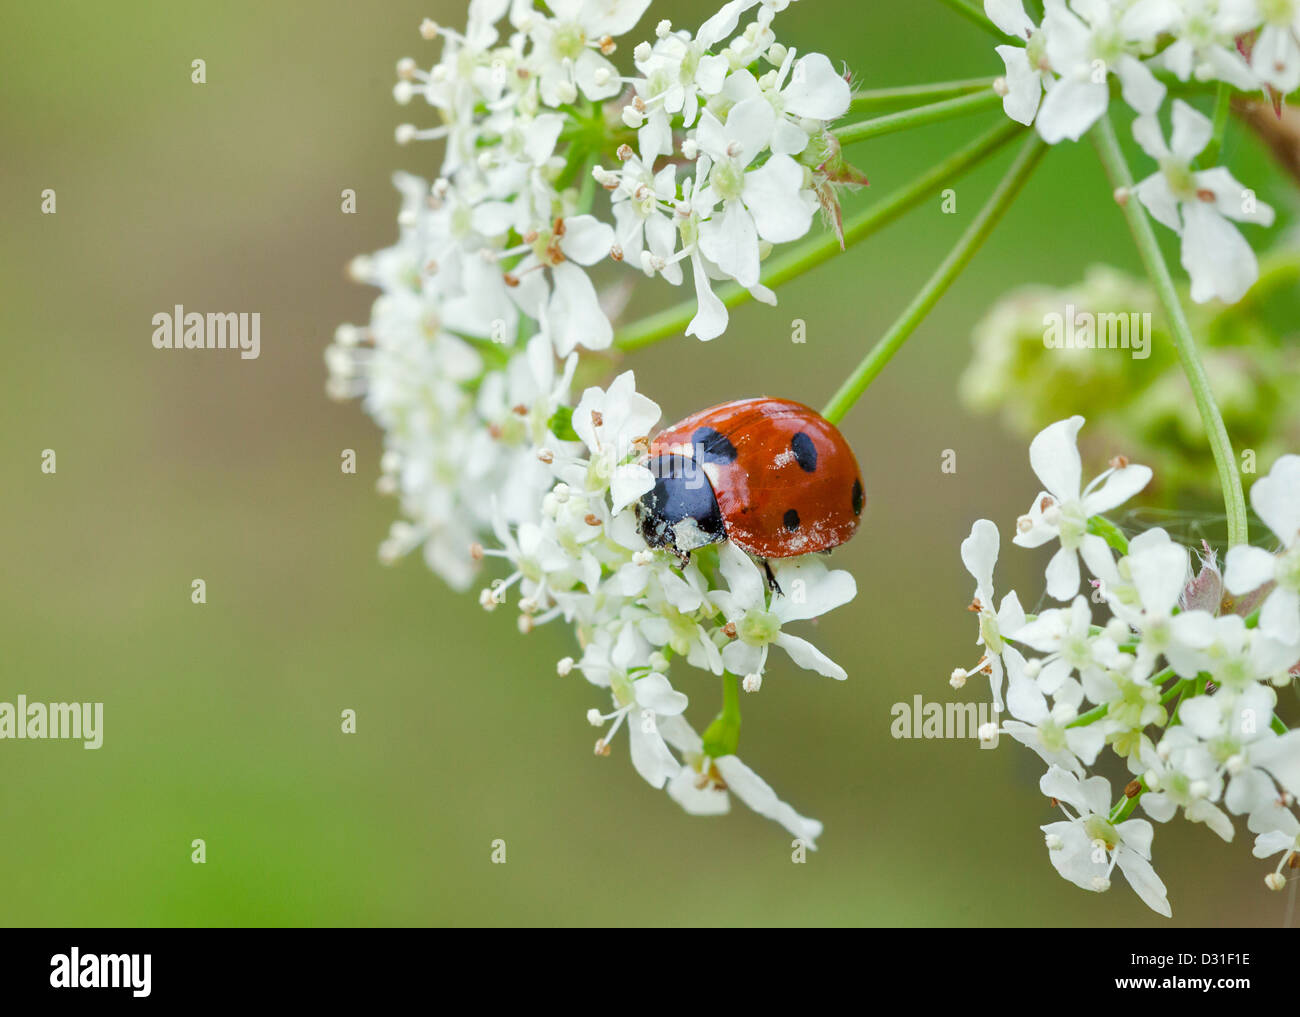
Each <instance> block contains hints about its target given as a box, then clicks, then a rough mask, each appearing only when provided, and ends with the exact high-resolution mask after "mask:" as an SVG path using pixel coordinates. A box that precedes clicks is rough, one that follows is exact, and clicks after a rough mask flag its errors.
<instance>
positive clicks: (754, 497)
mask: <svg viewBox="0 0 1300 1017" xmlns="http://www.w3.org/2000/svg"><path fill="white" fill-rule="evenodd" d="M647 465H648V466H649V467H650V469H651V472H652V473H654V475H655V478H656V480H655V486H654V488H653V490H651V491H650V492H649V493H647V494H646V495H645V496H644V497H643V498H642V499H641V502H640V504H639V505H638V506H637V515H638V519H639V522H640V527H641V532H642V534H643V535H644V536H645V539H646V541H647V543H649V544H650V545H651V546H653V547H664V548H668V549H670V550H672V551H675V552H677V553H678V554H681V555H683V556H684V555H687V554H689V553H690V552H691V551H692V550H695V549H696V548H699V547H702V546H704V545H705V544H712V543H717V542H718V541H721V540H730V541H731V542H732V543H733V544H735V545H736V546H737V547H740V548H741V549H742V550H745V551H748V552H749V553H750V554H752V555H754V556H756V557H759V558H789V557H793V556H795V555H800V554H810V553H812V552H814V551H827V550H829V549H830V548H833V547H836V546H838V545H840V544H843V543H844V542H845V541H846V540H848V539H849V538H850V537H852V536H853V534H854V532H856V530H857V528H858V523H859V521H860V518H861V516H862V510H863V508H864V506H865V504H866V494H865V491H864V488H863V485H862V474H861V471H860V470H859V469H858V462H857V459H855V458H854V455H853V450H852V449H851V448H849V444H848V442H847V441H845V439H844V436H843V435H842V434H840V432H839V431H838V430H837V429H836V427H835V425H834V424H832V423H831V422H830V421H828V420H826V419H825V418H824V417H822V416H821V414H819V413H818V412H817V411H816V410H813V409H810V408H809V407H807V406H804V405H803V404H802V403H796V402H792V401H791V400H788V399H772V398H768V397H761V398H757V399H741V400H737V401H736V402H729V403H722V404H721V405H719V406H712V407H710V408H708V409H706V410H701V411H700V412H698V413H693V414H691V416H689V417H687V418H686V419H685V420H681V421H679V422H677V423H676V424H673V425H672V426H670V427H667V428H665V429H664V430H662V431H660V432H659V434H657V435H656V436H655V437H654V439H653V440H652V441H651V443H650V452H649V456H648V460H647Z"/></svg>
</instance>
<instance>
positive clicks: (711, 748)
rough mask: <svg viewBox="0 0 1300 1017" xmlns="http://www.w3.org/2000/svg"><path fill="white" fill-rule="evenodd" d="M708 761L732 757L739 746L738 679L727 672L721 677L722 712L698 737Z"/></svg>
mask: <svg viewBox="0 0 1300 1017" xmlns="http://www.w3.org/2000/svg"><path fill="white" fill-rule="evenodd" d="M700 737H701V740H702V741H703V742H704V754H705V755H706V756H708V757H709V758H710V759H720V758H722V757H723V756H734V755H735V754H736V746H737V745H739V744H740V679H738V678H737V677H736V676H735V675H734V674H732V673H731V672H730V671H728V672H727V673H726V674H724V675H723V676H722V712H721V713H719V714H718V715H717V716H716V717H715V718H714V719H713V723H712V724H710V725H709V726H708V727H706V728H705V729H704V734H703V735H701V736H700Z"/></svg>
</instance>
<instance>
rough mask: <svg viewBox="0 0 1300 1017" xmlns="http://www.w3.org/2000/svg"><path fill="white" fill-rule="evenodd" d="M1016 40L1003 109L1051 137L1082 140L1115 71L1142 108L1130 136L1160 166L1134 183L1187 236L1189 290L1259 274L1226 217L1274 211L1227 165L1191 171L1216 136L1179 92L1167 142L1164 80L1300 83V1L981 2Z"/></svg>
mask: <svg viewBox="0 0 1300 1017" xmlns="http://www.w3.org/2000/svg"><path fill="white" fill-rule="evenodd" d="M984 9H985V11H986V13H987V14H988V16H989V18H990V19H991V20H992V21H993V22H994V23H995V24H996V25H997V27H998V28H999V29H1001V30H1002V31H1004V32H1006V33H1007V35H1010V36H1013V37H1015V38H1016V39H1017V40H1018V42H1019V44H1018V45H1003V46H998V47H997V53H998V55H999V56H1000V57H1001V58H1002V60H1003V62H1004V63H1005V64H1006V76H1005V77H1004V78H1000V79H998V82H997V88H998V90H999V91H1000V92H1001V93H1002V94H1003V96H1004V99H1003V108H1004V109H1005V110H1006V113H1007V116H1009V117H1011V118H1012V119H1013V120H1016V121H1018V122H1020V123H1023V124H1033V125H1034V126H1035V128H1036V129H1037V131H1038V133H1039V135H1040V136H1041V137H1042V138H1043V140H1044V141H1046V142H1048V143H1049V144H1056V143H1057V142H1059V141H1061V140H1063V139H1066V138H1069V139H1071V140H1074V141H1077V140H1078V139H1079V138H1080V137H1082V136H1083V134H1084V132H1086V131H1087V130H1088V129H1089V128H1090V127H1092V125H1093V124H1095V123H1096V122H1097V121H1098V120H1099V119H1101V118H1102V117H1103V116H1105V115H1106V112H1107V109H1108V107H1109V105H1110V79H1111V77H1112V76H1113V77H1114V78H1115V79H1117V80H1118V82H1119V89H1120V95H1121V97H1122V98H1123V100H1124V102H1125V103H1126V104H1127V105H1128V106H1129V107H1131V108H1132V109H1133V111H1134V112H1136V113H1137V114H1138V116H1137V120H1136V121H1135V122H1134V125H1133V134H1134V137H1135V138H1136V139H1137V141H1138V144H1139V145H1140V146H1141V147H1142V150H1143V151H1144V152H1145V153H1146V154H1147V155H1149V156H1150V157H1151V158H1152V159H1153V160H1155V161H1156V163H1157V165H1158V167H1159V168H1158V170H1157V171H1156V172H1155V173H1154V174H1152V175H1151V176H1149V177H1147V178H1146V179H1145V180H1143V181H1141V182H1140V183H1139V184H1138V185H1137V186H1136V188H1135V192H1136V194H1137V197H1138V199H1139V200H1140V201H1141V202H1142V204H1143V205H1144V206H1146V208H1147V210H1148V211H1149V212H1150V213H1151V215H1152V216H1153V217H1154V218H1155V219H1157V220H1158V221H1159V222H1161V223H1163V224H1164V225H1165V226H1168V227H1169V228H1170V229H1172V230H1173V231H1174V232H1175V233H1177V234H1178V235H1179V236H1180V237H1181V238H1182V264H1183V267H1184V268H1185V269H1186V270H1187V273H1188V275H1189V276H1190V277H1191V282H1192V299H1193V300H1195V301H1197V302H1198V303H1204V302H1205V301H1208V300H1211V299H1215V298H1217V299H1219V300H1223V301H1226V302H1228V303H1234V302H1236V301H1237V300H1240V299H1241V297H1242V296H1243V295H1244V294H1245V293H1246V291H1247V290H1248V289H1249V288H1250V286H1251V285H1252V284H1253V283H1254V281H1255V280H1256V279H1257V278H1258V277H1259V265H1258V262H1257V260H1256V258H1255V254H1254V252H1253V251H1252V250H1251V247H1250V245H1249V244H1248V243H1247V242H1246V241H1245V239H1244V238H1243V237H1242V235H1241V233H1240V232H1238V230H1237V228H1236V227H1235V226H1233V225H1232V224H1231V223H1230V222H1229V220H1235V221H1237V222H1249V223H1255V224H1257V225H1261V226H1269V225H1272V222H1273V209H1272V208H1270V207H1269V206H1268V205H1266V204H1265V203H1263V202H1262V201H1259V200H1257V199H1256V197H1255V193H1254V191H1252V190H1250V189H1249V188H1247V187H1245V186H1244V185H1242V184H1241V183H1240V182H1238V181H1237V180H1236V179H1235V178H1234V177H1233V176H1232V174H1231V173H1230V172H1228V170H1227V169H1224V168H1223V167H1214V168H1208V169H1196V168H1195V160H1196V158H1197V156H1199V155H1201V153H1202V152H1203V151H1204V150H1205V149H1206V147H1207V146H1208V145H1209V144H1210V140H1211V138H1212V136H1213V127H1212V124H1211V122H1210V120H1209V118H1208V117H1206V116H1204V115H1203V114H1201V113H1199V112H1197V111H1196V110H1194V109H1193V108H1192V107H1191V106H1189V105H1188V104H1187V103H1185V102H1183V101H1181V100H1175V101H1174V103H1173V109H1172V123H1173V134H1172V138H1171V140H1170V142H1169V143H1168V144H1166V142H1165V139H1164V134H1163V131H1162V129H1161V126H1160V120H1159V113H1160V109H1161V107H1162V105H1163V104H1164V100H1165V97H1166V95H1167V92H1168V90H1167V88H1166V87H1165V85H1164V84H1162V83H1161V81H1160V79H1159V78H1158V77H1157V72H1159V73H1161V74H1164V75H1168V76H1172V77H1173V78H1175V79H1177V80H1178V81H1181V82H1187V81H1189V80H1194V81H1198V82H1205V81H1217V82H1223V83H1224V84H1226V85H1228V86H1230V87H1232V88H1234V89H1238V90H1240V91H1242V92H1247V93H1249V92H1264V91H1267V92H1268V94H1269V95H1270V96H1272V97H1273V98H1274V99H1278V100H1280V97H1281V96H1284V95H1285V94H1286V93H1288V92H1291V91H1293V90H1294V89H1295V88H1296V87H1297V86H1300V3H1296V2H1295V0H1070V2H1069V3H1068V4H1067V3H1066V0H1046V3H1045V7H1044V10H1045V13H1044V16H1043V19H1042V23H1041V24H1038V25H1035V24H1034V22H1033V20H1032V19H1031V18H1030V17H1029V16H1028V15H1027V14H1026V13H1025V9H1024V5H1023V4H1022V2H1021V0H984Z"/></svg>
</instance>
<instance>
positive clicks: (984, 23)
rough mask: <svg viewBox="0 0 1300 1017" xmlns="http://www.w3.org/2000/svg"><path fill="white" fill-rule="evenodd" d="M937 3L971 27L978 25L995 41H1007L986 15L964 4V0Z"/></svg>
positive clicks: (944, 0)
mask: <svg viewBox="0 0 1300 1017" xmlns="http://www.w3.org/2000/svg"><path fill="white" fill-rule="evenodd" d="M939 2H940V3H941V4H943V5H944V6H945V7H948V8H951V9H952V10H953V11H955V12H956V13H958V14H960V15H961V16H962V17H963V18H965V19H966V20H967V21H969V22H970V23H971V24H972V25H978V26H979V27H980V28H982V29H984V31H986V32H988V33H989V34H990V35H991V36H993V37H994V38H995V39H999V40H1001V41H1002V42H1006V41H1007V37H1006V35H1004V34H1003V32H1002V29H1000V28H998V26H997V25H995V24H993V22H992V21H990V20H989V18H988V15H986V14H985V13H984V12H983V11H981V10H978V9H977V8H975V7H972V6H971V5H970V4H969V3H967V2H966V0H939Z"/></svg>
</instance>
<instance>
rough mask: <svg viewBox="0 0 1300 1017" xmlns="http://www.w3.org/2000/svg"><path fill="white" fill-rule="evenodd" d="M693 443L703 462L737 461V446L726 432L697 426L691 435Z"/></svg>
mask: <svg viewBox="0 0 1300 1017" xmlns="http://www.w3.org/2000/svg"><path fill="white" fill-rule="evenodd" d="M691 444H692V445H694V446H695V455H696V456H697V458H698V459H699V462H700V463H701V464H703V463H734V462H735V461H736V446H735V445H733V444H731V440H730V439H729V438H728V437H727V436H726V435H725V434H721V433H719V432H718V431H715V430H714V429H713V428H712V427H697V428H696V429H695V433H694V434H693V435H691Z"/></svg>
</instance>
